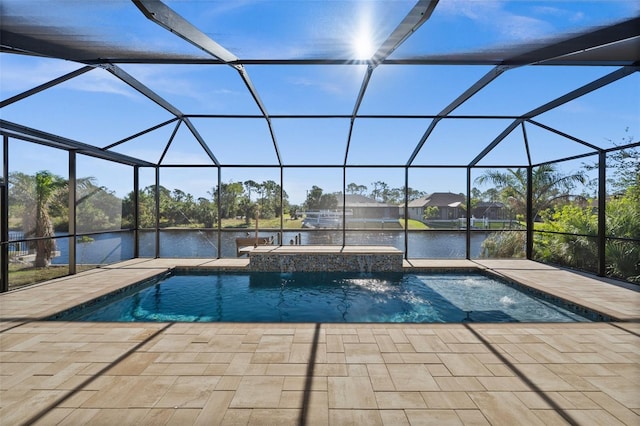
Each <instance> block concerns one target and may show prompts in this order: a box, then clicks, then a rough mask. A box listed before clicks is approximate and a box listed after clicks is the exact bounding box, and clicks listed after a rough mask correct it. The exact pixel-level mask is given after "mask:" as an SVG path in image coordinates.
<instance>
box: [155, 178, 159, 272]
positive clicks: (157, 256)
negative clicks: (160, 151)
mask: <svg viewBox="0 0 640 426" xmlns="http://www.w3.org/2000/svg"><path fill="white" fill-rule="evenodd" d="M155 185H156V199H155V201H156V207H155V210H156V223H155V228H156V247H155V258H156V259H157V258H159V257H160V167H159V166H156V182H155Z"/></svg>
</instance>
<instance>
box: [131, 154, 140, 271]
mask: <svg viewBox="0 0 640 426" xmlns="http://www.w3.org/2000/svg"><path fill="white" fill-rule="evenodd" d="M139 195H140V166H133V224H132V225H133V258H134V259H135V258H138V257H140V232H139V228H140V208H139V207H140V199H139Z"/></svg>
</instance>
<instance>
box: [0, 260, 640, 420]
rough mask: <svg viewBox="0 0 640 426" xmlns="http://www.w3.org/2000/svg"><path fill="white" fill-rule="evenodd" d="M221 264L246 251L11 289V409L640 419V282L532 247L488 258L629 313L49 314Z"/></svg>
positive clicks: (139, 263)
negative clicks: (148, 318)
mask: <svg viewBox="0 0 640 426" xmlns="http://www.w3.org/2000/svg"><path fill="white" fill-rule="evenodd" d="M243 262H244V263H243ZM405 263H406V264H407V266H408V267H417V268H421V267H428V266H430V264H432V263H433V261H418V260H410V261H408V262H407V261H405ZM437 263H438V265H439V266H442V265H443V263H446V262H442V261H438V262H437ZM470 263H472V264H476V263H475V262H468V261H455V262H450V264H451V265H454V264H455V265H457V266H465V267H466V266H469V264H470ZM205 264H207V265H209V266H211V265H215V266H217V267H221V268H236V269H237V268H241V267H243V265H246V260H236V259H226V260H214V261H211V260H203V259H199V260H196V259H179V260H178V259H155V260H150V259H147V260H143V259H135V260H131V261H127V262H123V263H120V264H117V265H112V266H109V267H105V268H100V269H96V270H93V271H88V272H84V273H82V274H78V275H76V276H73V277H67V278H64V279H59V280H55V282H51V283H46V284H42V285H38V286H33V287H30V288H25V289H22V290H19V291H14V292H10V293H6V294H3V295H1V296H0V312H1V316H2V330H3V331H2V332H1V333H0V349H1V352H0V357H1V358H0V361H1V363H0V424H2V425H5V424H6V425H15V424H42V425H50V424H69V425H73V424H121V425H127V424H154V425H155V424H181V425H182V424H207V425H210V424H253V425H264V424H311V425H315V424H334V425H344V424H358V425H360V424H367V425H375V424H389V425H396V424H399V425H402V424H438V425H442V424H504V425H513V424H533V425H535V424H540V425H544V424H547V425H548V424H589V425H591V424H602V425H616V424H626V425H637V424H640V323H639V322H638V319H639V318H640V303H639V302H640V300H639V298H638V295H639V293H638V292H637V291H634V290H631V289H625V288H624V287H615V286H612V285H611V284H608V283H606V282H603V281H600V280H597V279H594V278H593V277H587V276H584V275H579V274H575V273H572V272H569V271H565V270H560V269H557V268H552V267H549V266H546V265H540V264H537V263H535V262H530V261H483V262H481V263H480V264H479V265H478V264H476V266H480V267H483V268H490V269H492V270H494V271H497V272H500V273H504V274H507V275H511V276H517V277H518V278H519V279H520V280H521V281H522V282H525V283H527V284H531V285H536V286H540V287H543V286H545V285H546V286H548V288H547V290H548V291H553V292H555V293H556V294H558V295H561V296H563V297H564V296H570V297H572V298H575V299H581V298H582V299H583V300H584V302H585V304H589V305H590V306H594V307H597V308H598V309H600V310H602V311H606V312H607V313H608V314H611V315H614V316H616V317H617V318H620V319H623V320H625V321H624V322H623V321H620V322H614V323H571V324H541V323H533V324H530V323H527V324H524V323H510V324H509V323H507V324H479V323H463V324H329V323H322V324H253V323H251V324H245V323H68V322H47V321H40V320H38V319H39V318H41V317H43V316H46V315H48V314H51V313H53V312H56V311H58V310H60V309H63V308H65V307H69V306H73V305H75V304H77V303H80V302H82V301H86V300H88V299H90V298H93V297H95V296H96V295H98V294H100V293H104V292H107V291H111V290H113V289H116V288H119V287H122V286H123V285H126V284H129V283H132V282H135V281H138V280H140V279H142V278H144V277H146V276H151V275H154V274H156V273H158V272H159V271H161V270H163V269H167V268H170V267H173V266H175V265H183V266H189V265H190V266H198V265H205ZM551 276H552V277H553V278H554V279H553V280H548V278H549V277H551ZM529 281H530V282H529ZM545 281H548V282H549V284H545ZM577 286H580V289H578V288H577ZM585 289H588V291H586V290H585Z"/></svg>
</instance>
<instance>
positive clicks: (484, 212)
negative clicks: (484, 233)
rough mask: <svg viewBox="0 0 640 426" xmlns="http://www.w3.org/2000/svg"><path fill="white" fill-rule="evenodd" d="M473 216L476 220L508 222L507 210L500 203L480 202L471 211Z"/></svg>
mask: <svg viewBox="0 0 640 426" xmlns="http://www.w3.org/2000/svg"><path fill="white" fill-rule="evenodd" d="M471 214H473V216H474V217H475V218H476V219H484V218H486V219H488V220H506V219H509V218H508V217H507V209H505V208H504V204H503V203H501V202H498V201H480V202H479V203H478V204H476V206H475V207H474V208H473V209H472V210H471Z"/></svg>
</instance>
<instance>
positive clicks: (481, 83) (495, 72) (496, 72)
mask: <svg viewBox="0 0 640 426" xmlns="http://www.w3.org/2000/svg"><path fill="white" fill-rule="evenodd" d="M511 68H512V67H508V66H502V65H501V66H497V67H495V68H493V69H491V70H490V71H489V72H488V73H486V74H485V75H484V76H482V77H481V78H480V79H479V80H478V81H476V82H475V83H474V84H473V85H472V86H471V87H469V88H468V89H467V90H465V91H464V93H462V94H461V95H460V96H458V97H457V98H456V99H454V100H453V102H451V103H450V104H449V105H447V106H446V107H445V108H444V109H443V110H442V111H441V112H440V114H438V118H436V119H434V120H433V121H432V122H431V124H430V125H429V127H428V128H427V131H426V132H424V134H423V135H422V137H421V138H420V141H419V142H418V144H417V145H416V147H415V149H414V150H413V153H412V154H411V157H409V161H407V166H410V165H411V164H412V163H413V161H414V160H415V159H416V157H417V156H418V153H419V152H420V150H421V149H422V146H423V145H424V143H425V142H426V141H427V139H428V138H429V136H431V133H432V132H433V130H434V129H435V127H436V125H437V124H438V122H439V121H440V119H441V118H442V117H446V116H447V115H449V114H451V113H452V112H453V111H454V110H455V109H456V108H458V107H459V106H460V105H462V104H463V103H465V102H466V101H467V100H469V98H471V97H472V96H473V95H475V94H476V93H478V92H479V91H480V90H482V88H484V87H485V86H486V85H487V84H489V83H491V82H492V81H493V80H495V79H496V78H498V76H500V75H501V74H502V73H503V72H505V71H507V70H508V69H511Z"/></svg>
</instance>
